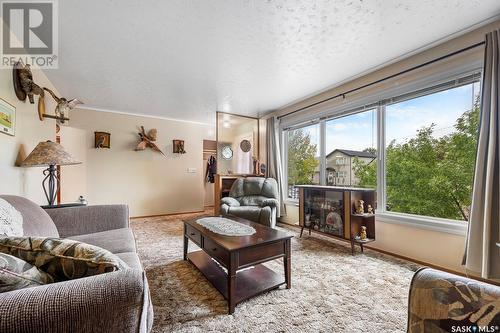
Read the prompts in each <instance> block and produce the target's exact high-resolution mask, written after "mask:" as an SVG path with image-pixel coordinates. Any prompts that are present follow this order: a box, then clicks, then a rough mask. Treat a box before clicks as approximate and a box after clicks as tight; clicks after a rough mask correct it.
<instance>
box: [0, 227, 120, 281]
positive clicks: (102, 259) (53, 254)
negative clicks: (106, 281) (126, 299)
mask: <svg viewBox="0 0 500 333" xmlns="http://www.w3.org/2000/svg"><path fill="white" fill-rule="evenodd" d="M0 252H2V253H6V254H10V255H13V256H15V257H17V258H20V259H23V260H25V261H27V262H28V263H30V264H32V265H35V266H36V267H38V268H39V269H41V270H43V271H44V272H46V273H48V274H50V275H51V276H52V277H53V278H54V280H55V281H65V280H72V279H77V278H82V277H86V276H92V275H97V274H102V273H108V272H114V271H117V270H121V269H126V268H128V266H127V264H125V263H124V262H123V261H122V260H121V259H120V258H118V257H117V256H115V255H114V254H112V253H111V252H109V251H107V250H104V249H102V248H99V247H97V246H93V245H89V244H85V243H80V242H77V241H73V240H70V239H59V238H45V237H0Z"/></svg>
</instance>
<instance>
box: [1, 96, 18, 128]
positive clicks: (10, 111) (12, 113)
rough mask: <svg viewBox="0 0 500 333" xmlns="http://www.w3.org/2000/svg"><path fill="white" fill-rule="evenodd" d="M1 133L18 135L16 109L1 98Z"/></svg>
mask: <svg viewBox="0 0 500 333" xmlns="http://www.w3.org/2000/svg"><path fill="white" fill-rule="evenodd" d="M0 132H2V133H5V134H8V135H12V136H14V135H16V107H15V106H14V105H12V104H9V103H7V102H6V101H5V100H3V99H1V98H0Z"/></svg>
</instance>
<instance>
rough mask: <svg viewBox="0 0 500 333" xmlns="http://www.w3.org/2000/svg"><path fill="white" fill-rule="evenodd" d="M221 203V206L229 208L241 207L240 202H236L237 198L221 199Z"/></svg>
mask: <svg viewBox="0 0 500 333" xmlns="http://www.w3.org/2000/svg"><path fill="white" fill-rule="evenodd" d="M220 202H221V204H226V205H228V206H229V207H238V206H240V202H239V201H238V200H236V199H235V198H231V197H224V198H222V199H220Z"/></svg>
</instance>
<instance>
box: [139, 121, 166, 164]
mask: <svg viewBox="0 0 500 333" xmlns="http://www.w3.org/2000/svg"><path fill="white" fill-rule="evenodd" d="M137 134H139V138H140V140H141V141H139V143H138V144H137V147H135V150H136V151H138V150H144V149H146V148H151V149H152V150H154V151H157V152H159V153H160V154H162V155H163V156H165V157H167V156H166V155H165V154H164V153H163V152H162V151H161V149H160V148H158V146H157V145H156V144H155V141H156V138H157V135H158V130H157V129H156V128H153V129H151V130H149V132H148V133H147V134H146V131H145V130H144V126H141V131H140V132H139V133H137Z"/></svg>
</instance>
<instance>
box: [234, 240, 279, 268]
mask: <svg viewBox="0 0 500 333" xmlns="http://www.w3.org/2000/svg"><path fill="white" fill-rule="evenodd" d="M284 254H285V243H284V242H277V243H272V244H266V245H260V246H258V247H252V248H248V249H243V250H240V253H239V266H238V267H241V266H245V265H252V264H255V263H259V262H261V261H262V259H266V261H267V260H269V258H274V257H279V256H283V255H284Z"/></svg>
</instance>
